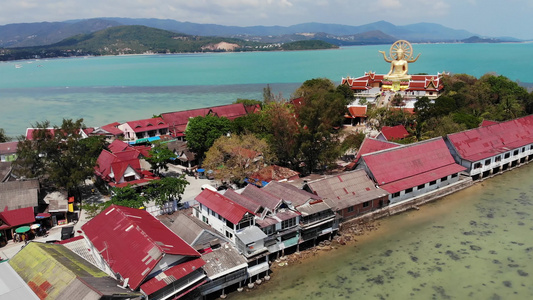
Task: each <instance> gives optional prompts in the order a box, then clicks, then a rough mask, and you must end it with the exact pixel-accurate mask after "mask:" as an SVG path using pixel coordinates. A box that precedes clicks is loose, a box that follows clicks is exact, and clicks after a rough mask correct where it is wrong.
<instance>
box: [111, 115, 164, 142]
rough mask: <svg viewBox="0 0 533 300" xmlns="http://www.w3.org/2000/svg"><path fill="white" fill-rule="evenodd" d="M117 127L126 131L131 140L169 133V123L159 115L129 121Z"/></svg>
mask: <svg viewBox="0 0 533 300" xmlns="http://www.w3.org/2000/svg"><path fill="white" fill-rule="evenodd" d="M117 128H118V129H120V130H121V131H122V132H124V137H125V138H126V139H127V140H129V141H137V140H138V139H144V138H150V137H157V136H161V135H165V134H168V124H167V123H166V122H165V121H164V120H163V119H162V118H159V117H157V118H150V119H143V120H137V121H129V122H126V123H123V124H120V125H119V126H118V127H117Z"/></svg>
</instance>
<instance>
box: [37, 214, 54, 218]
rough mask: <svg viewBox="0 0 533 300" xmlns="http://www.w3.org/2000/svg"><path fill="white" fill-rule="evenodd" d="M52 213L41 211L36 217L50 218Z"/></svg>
mask: <svg viewBox="0 0 533 300" xmlns="http://www.w3.org/2000/svg"><path fill="white" fill-rule="evenodd" d="M51 216H52V215H51V214H49V213H40V214H37V215H36V216H35V219H46V218H50V217H51Z"/></svg>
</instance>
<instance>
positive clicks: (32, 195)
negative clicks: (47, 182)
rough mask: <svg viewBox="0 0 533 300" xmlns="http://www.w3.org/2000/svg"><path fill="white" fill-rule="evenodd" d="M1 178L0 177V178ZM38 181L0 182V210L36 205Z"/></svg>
mask: <svg viewBox="0 0 533 300" xmlns="http://www.w3.org/2000/svg"><path fill="white" fill-rule="evenodd" d="M1 179H3V178H0V180H1ZM38 195H39V181H38V180H27V181H8V182H3V183H0V210H4V209H5V208H6V206H7V208H8V209H18V208H24V207H34V206H37V205H38V204H39V203H38Z"/></svg>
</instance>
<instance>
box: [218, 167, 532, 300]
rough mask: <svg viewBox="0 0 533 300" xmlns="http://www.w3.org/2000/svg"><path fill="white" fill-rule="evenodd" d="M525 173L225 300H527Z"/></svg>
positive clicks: (528, 196) (406, 218) (454, 198)
mask: <svg viewBox="0 0 533 300" xmlns="http://www.w3.org/2000/svg"><path fill="white" fill-rule="evenodd" d="M532 177H533V166H532V165H528V166H524V167H522V168H520V169H516V170H513V171H511V172H508V173H506V174H503V175H500V176H496V177H494V178H492V179H488V180H486V181H484V182H482V183H477V184H476V185H475V186H473V187H471V188H468V189H466V190H463V191H460V192H458V193H455V194H453V195H450V196H448V197H446V198H443V199H441V200H439V201H437V202H434V203H431V204H428V205H425V206H422V207H420V210H419V211H409V212H407V213H403V214H400V215H397V216H393V217H390V218H387V219H384V220H381V221H379V222H380V228H379V229H378V230H376V231H372V232H370V233H368V234H367V235H365V236H363V237H361V238H359V240H358V241H357V242H356V243H355V244H350V245H347V246H343V247H341V248H339V249H337V250H333V251H330V252H328V253H325V254H323V255H320V256H317V257H313V258H310V259H309V260H306V261H304V262H303V263H302V264H298V265H292V266H288V267H284V268H281V269H280V270H279V271H277V272H276V273H275V274H273V276H272V278H271V280H270V281H269V282H267V283H266V284H263V285H261V286H260V287H259V288H258V289H257V290H254V291H252V292H243V293H241V294H239V293H234V294H231V295H230V297H228V298H229V299H532V298H533V285H531V282H532V278H533V240H532V239H531V237H532V236H533V188H532V186H531V179H530V178H532Z"/></svg>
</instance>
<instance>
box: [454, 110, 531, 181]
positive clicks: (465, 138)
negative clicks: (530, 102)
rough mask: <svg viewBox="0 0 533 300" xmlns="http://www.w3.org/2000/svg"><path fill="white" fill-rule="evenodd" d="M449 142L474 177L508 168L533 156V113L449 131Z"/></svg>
mask: <svg viewBox="0 0 533 300" xmlns="http://www.w3.org/2000/svg"><path fill="white" fill-rule="evenodd" d="M446 143H447V144H448V147H449V148H450V151H451V153H452V155H453V157H454V158H455V160H456V161H457V163H459V164H461V165H462V166H464V167H465V168H466V169H467V172H468V173H469V174H470V176H472V177H473V179H478V178H479V177H486V176H489V175H491V174H493V173H497V172H500V171H505V170H507V169H508V168H510V167H515V166H517V165H519V164H522V163H525V162H527V161H530V160H531V159H533V115H529V116H526V117H522V118H518V119H514V120H510V121H506V122H501V123H495V124H492V125H488V126H484V127H479V128H475V129H470V130H465V131H461V132H457V133H453V134H449V135H448V136H447V137H446Z"/></svg>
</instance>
